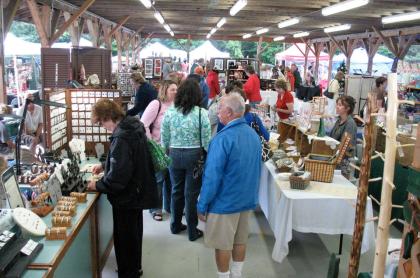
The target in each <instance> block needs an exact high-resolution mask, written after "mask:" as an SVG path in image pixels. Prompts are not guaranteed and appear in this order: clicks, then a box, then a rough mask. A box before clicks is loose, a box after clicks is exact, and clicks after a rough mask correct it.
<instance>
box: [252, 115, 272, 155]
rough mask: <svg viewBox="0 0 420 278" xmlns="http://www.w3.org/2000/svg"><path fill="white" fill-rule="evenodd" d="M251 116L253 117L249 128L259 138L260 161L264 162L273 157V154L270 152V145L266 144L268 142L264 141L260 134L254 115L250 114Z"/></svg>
mask: <svg viewBox="0 0 420 278" xmlns="http://www.w3.org/2000/svg"><path fill="white" fill-rule="evenodd" d="M252 116H253V117H254V120H253V121H252V122H251V127H252V128H253V129H254V130H255V132H257V134H258V137H260V141H261V148H262V153H261V155H262V157H261V159H262V161H264V162H266V161H268V160H269V159H270V158H271V157H272V156H273V152H272V151H271V148H270V144H268V142H267V141H265V138H264V136H263V135H262V133H261V130H260V127H259V126H258V123H257V118H256V115H255V114H252Z"/></svg>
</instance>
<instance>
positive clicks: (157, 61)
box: [153, 59, 162, 77]
mask: <svg viewBox="0 0 420 278" xmlns="http://www.w3.org/2000/svg"><path fill="white" fill-rule="evenodd" d="M153 75H154V76H155V77H160V76H161V75H162V59H155V67H154V71H153Z"/></svg>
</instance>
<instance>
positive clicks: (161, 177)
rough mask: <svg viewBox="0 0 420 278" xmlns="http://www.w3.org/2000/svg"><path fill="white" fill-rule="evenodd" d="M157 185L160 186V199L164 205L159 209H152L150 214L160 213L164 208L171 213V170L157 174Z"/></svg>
mask: <svg viewBox="0 0 420 278" xmlns="http://www.w3.org/2000/svg"><path fill="white" fill-rule="evenodd" d="M155 177H156V185H157V186H158V197H159V200H161V201H162V203H161V204H162V205H160V206H159V207H157V208H152V209H150V212H151V213H153V212H157V211H160V210H161V209H162V208H163V209H164V210H166V211H167V212H169V213H170V212H171V191H172V190H171V188H172V186H171V178H170V176H169V170H168V169H165V170H162V171H160V172H157V173H156V174H155Z"/></svg>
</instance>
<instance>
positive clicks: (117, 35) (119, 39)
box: [115, 31, 122, 71]
mask: <svg viewBox="0 0 420 278" xmlns="http://www.w3.org/2000/svg"><path fill="white" fill-rule="evenodd" d="M115 40H116V41H117V54H118V71H121V67H122V59H121V55H122V35H121V32H119V31H118V32H116V33H115Z"/></svg>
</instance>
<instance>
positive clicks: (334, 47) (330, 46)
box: [325, 40, 337, 83]
mask: <svg viewBox="0 0 420 278" xmlns="http://www.w3.org/2000/svg"><path fill="white" fill-rule="evenodd" d="M325 46H326V47H327V50H328V57H329V60H328V83H329V82H330V80H331V74H332V62H333V57H334V54H335V51H336V50H337V45H336V44H335V42H333V41H332V40H331V41H329V42H327V43H326V44H325Z"/></svg>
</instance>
